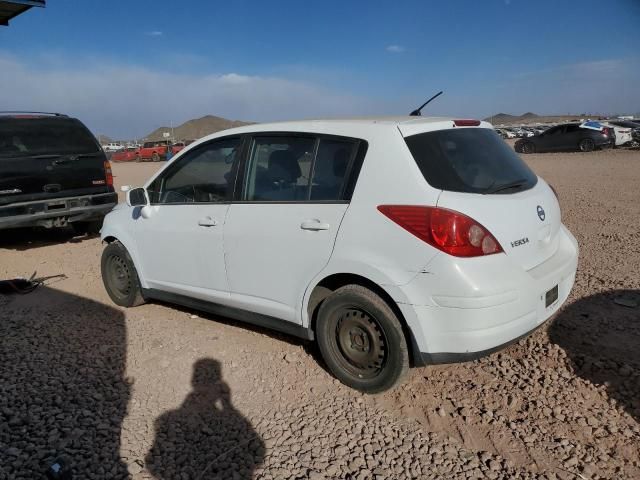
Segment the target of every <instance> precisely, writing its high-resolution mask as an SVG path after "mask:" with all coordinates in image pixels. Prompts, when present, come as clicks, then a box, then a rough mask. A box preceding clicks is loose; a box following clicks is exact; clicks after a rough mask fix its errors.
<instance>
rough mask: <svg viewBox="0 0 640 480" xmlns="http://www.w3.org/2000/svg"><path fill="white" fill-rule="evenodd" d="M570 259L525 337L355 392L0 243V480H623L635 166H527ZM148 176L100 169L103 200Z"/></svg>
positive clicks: (629, 418) (85, 249) (74, 262)
mask: <svg viewBox="0 0 640 480" xmlns="http://www.w3.org/2000/svg"><path fill="white" fill-rule="evenodd" d="M525 160H526V161H527V162H528V163H529V164H530V166H531V167H532V168H533V169H534V170H535V171H536V173H538V174H539V175H540V176H542V177H544V178H545V179H546V180H547V181H548V182H549V183H551V184H552V185H553V186H554V187H555V188H556V190H557V191H558V195H559V198H560V203H561V206H562V209H563V217H564V220H563V221H564V223H565V224H566V225H567V226H568V227H569V229H570V230H571V231H572V232H573V233H574V235H575V236H576V238H577V239H578V242H579V243H580V248H581V252H580V263H579V270H578V275H577V278H576V284H575V287H574V290H573V292H572V293H571V296H570V298H569V300H568V302H567V303H566V305H565V306H564V307H563V309H562V310H561V311H560V312H559V314H558V315H557V316H556V317H555V318H554V319H553V321H550V322H548V323H547V324H546V325H545V327H544V328H543V329H540V330H538V331H537V332H535V333H534V334H533V335H531V336H530V337H529V338H526V339H524V340H521V341H520V342H518V343H517V344H514V345H513V346H511V347H509V348H508V349H506V350H503V351H502V352H499V353H495V354H493V355H491V356H489V357H486V358H483V359H481V360H477V361H475V362H471V363H465V364H457V365H441V366H428V367H424V368H414V369H412V370H411V371H410V374H409V378H408V381H407V382H406V383H405V384H403V385H402V386H400V387H399V388H397V389H396V390H394V391H391V392H387V393H384V394H380V395H362V394H360V393H358V392H355V391H353V390H350V389H348V388H346V387H344V386H343V385H341V384H340V383H338V382H337V381H336V380H334V379H333V378H332V377H331V375H330V374H329V373H328V372H327V371H326V370H325V368H323V366H322V361H321V359H320V356H319V354H318V351H317V350H316V348H315V347H314V346H313V345H310V344H306V343H304V342H302V341H299V340H298V339H295V338H292V337H287V336H284V335H280V334H276V333H272V332H269V331H267V330H263V329H260V328H256V327H252V326H249V325H245V324H242V323H240V322H235V321H231V320H228V319H224V318H219V317H214V316H211V315H206V314H202V313H199V312H195V311H191V310H187V309H184V308H176V307H172V306H169V305H163V304H147V305H143V306H141V307H138V308H133V309H122V308H120V307H116V306H115V305H114V304H113V303H112V302H111V301H110V299H109V298H108V296H107V294H106V293H105V291H104V288H103V286H102V280H101V277H100V254H101V251H102V248H103V246H102V245H101V243H100V240H99V239H98V238H95V237H86V236H85V237H74V236H73V234H72V233H71V232H68V231H56V232H52V231H30V230H28V231H23V230H20V231H11V232H9V231H2V232H0V278H2V279H7V278H14V277H20V276H24V277H29V276H30V275H31V274H32V273H33V272H37V276H49V275H57V274H65V275H66V276H67V278H64V279H52V280H50V281H48V282H47V285H45V286H43V287H41V288H38V289H37V290H36V291H34V292H33V293H30V294H27V295H11V296H2V295H0V480H9V479H12V480H18V479H24V480H27V479H28V480H32V479H43V478H45V477H44V471H45V469H46V467H47V465H49V464H50V463H51V462H52V461H53V460H55V459H61V460H62V462H64V463H65V465H66V466H65V468H67V469H70V470H72V471H73V473H74V479H124V478H133V479H158V480H160V479H163V480H164V479H185V480H186V479H209V478H224V479H250V478H256V479H307V478H309V479H316V480H317V479H331V478H345V479H358V480H363V479H403V478H416V479H418V478H430V479H436V478H438V479H439V478H456V479H457V478H464V479H473V478H477V479H480V478H490V479H497V478H504V479H507V478H508V479H511V478H527V479H534V478H547V479H552V478H560V479H601V478H607V479H638V478H640V306H639V304H640V152H638V151H635V152H634V151H622V150H615V151H607V152H593V153H585V154H583V153H563V154H540V155H530V156H526V157H525ZM159 166H160V164H152V163H141V164H136V163H131V164H115V165H114V166H113V169H114V175H115V180H116V182H117V184H118V185H124V184H133V185H140V184H142V183H143V181H144V180H145V178H147V177H148V176H149V175H150V174H151V173H152V172H153V171H155V169H157V168H158V167H159Z"/></svg>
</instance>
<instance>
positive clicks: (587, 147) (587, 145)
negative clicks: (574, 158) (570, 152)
mask: <svg viewBox="0 0 640 480" xmlns="http://www.w3.org/2000/svg"><path fill="white" fill-rule="evenodd" d="M578 148H579V149H580V151H581V152H593V151H594V150H595V149H596V144H595V142H594V141H593V140H592V139H590V138H583V139H582V140H580V143H579V144H578Z"/></svg>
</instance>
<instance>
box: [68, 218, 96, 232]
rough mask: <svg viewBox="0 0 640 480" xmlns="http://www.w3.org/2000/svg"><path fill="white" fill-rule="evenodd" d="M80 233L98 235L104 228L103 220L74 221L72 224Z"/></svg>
mask: <svg viewBox="0 0 640 480" xmlns="http://www.w3.org/2000/svg"><path fill="white" fill-rule="evenodd" d="M71 226H72V227H73V229H74V230H75V232H76V233H77V234H78V235H97V234H98V233H100V229H101V228H102V220H94V221H91V222H73V223H72V224H71Z"/></svg>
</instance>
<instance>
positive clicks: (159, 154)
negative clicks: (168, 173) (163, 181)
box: [136, 140, 171, 162]
mask: <svg viewBox="0 0 640 480" xmlns="http://www.w3.org/2000/svg"><path fill="white" fill-rule="evenodd" d="M170 145H171V142H170V141H168V140H160V141H156V142H144V144H143V145H142V147H140V148H139V149H138V155H137V157H136V160H137V161H140V160H151V161H153V162H157V161H159V160H166V158H167V149H168V148H169V146H170Z"/></svg>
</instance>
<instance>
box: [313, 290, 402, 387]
mask: <svg viewBox="0 0 640 480" xmlns="http://www.w3.org/2000/svg"><path fill="white" fill-rule="evenodd" d="M315 332H316V336H317V341H318V346H319V348H320V352H321V353H322V357H323V359H324V361H325V362H326V364H327V366H328V367H329V370H330V371H331V373H333V374H334V375H335V376H336V377H337V378H338V379H339V380H340V381H341V382H342V383H344V384H345V385H347V386H349V387H351V388H354V389H356V390H360V391H362V392H366V393H377V392H382V391H385V390H388V389H390V388H393V387H394V386H396V385H397V384H398V383H400V382H401V381H402V379H403V377H404V376H405V375H406V373H407V371H408V369H409V352H408V348H407V341H406V339H405V336H404V333H403V330H402V325H401V324H400V321H399V320H398V317H397V316H396V315H395V313H394V312H393V310H392V309H391V308H390V307H389V305H388V304H387V303H386V302H385V301H384V300H383V299H382V298H380V297H379V296H378V295H377V294H376V293H374V292H372V291H371V290H369V289H367V288H365V287H362V286H360V285H346V286H344V287H341V288H339V289H337V290H336V291H335V292H333V293H332V294H330V295H329V296H328V297H327V298H326V299H325V300H324V301H323V302H322V304H321V305H320V309H319V310H318V318H317V322H316V330H315Z"/></svg>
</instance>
